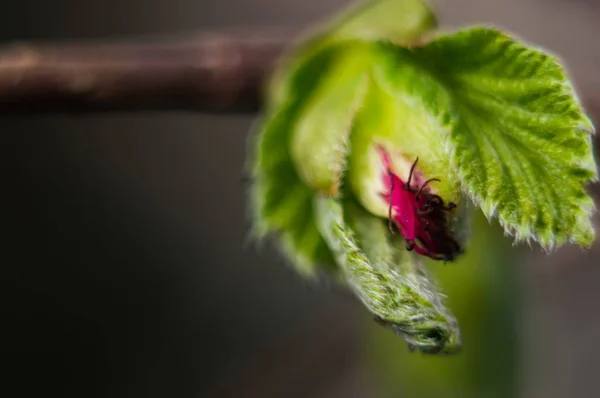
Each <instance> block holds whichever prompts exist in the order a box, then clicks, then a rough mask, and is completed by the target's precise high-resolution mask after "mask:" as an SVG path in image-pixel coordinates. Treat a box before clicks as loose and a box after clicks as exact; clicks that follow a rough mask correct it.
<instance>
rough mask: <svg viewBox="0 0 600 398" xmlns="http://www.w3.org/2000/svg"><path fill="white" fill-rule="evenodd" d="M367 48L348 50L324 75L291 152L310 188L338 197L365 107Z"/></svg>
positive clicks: (308, 102) (296, 130)
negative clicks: (350, 140)
mask: <svg viewBox="0 0 600 398" xmlns="http://www.w3.org/2000/svg"><path fill="white" fill-rule="evenodd" d="M369 55H370V54H369V51H368V48H367V47H363V46H352V47H351V48H344V51H340V52H339V53H338V55H337V56H336V59H335V62H334V63H332V65H331V67H330V68H329V69H328V70H327V71H326V72H325V73H322V75H321V78H320V80H319V85H318V87H315V91H314V93H313V94H312V95H311V96H310V97H309V98H306V99H305V100H306V103H305V105H304V107H303V110H302V117H301V118H300V119H299V120H298V123H297V124H296V125H295V126H294V131H293V132H292V140H291V143H290V153H291V155H292V159H293V160H294V161H295V163H296V166H297V169H298V172H299V174H300V176H301V178H302V180H303V181H304V183H306V184H307V185H308V186H309V187H310V188H312V189H314V190H315V191H318V192H322V193H325V194H328V195H337V193H338V189H339V186H340V183H341V178H342V174H343V171H344V168H345V165H346V154H347V153H348V136H349V135H350V130H351V128H352V120H353V119H354V116H355V114H356V111H357V109H358V108H359V107H360V106H361V105H362V102H363V98H364V94H365V91H366V87H367V70H368V69H367V67H368V66H369V62H370V61H371V57H370V56H369Z"/></svg>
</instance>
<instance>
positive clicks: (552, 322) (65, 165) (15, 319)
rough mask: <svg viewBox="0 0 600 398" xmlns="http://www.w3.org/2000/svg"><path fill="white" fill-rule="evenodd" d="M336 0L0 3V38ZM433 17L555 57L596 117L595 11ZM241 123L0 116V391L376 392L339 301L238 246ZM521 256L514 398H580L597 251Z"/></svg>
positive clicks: (274, 12) (178, 25) (295, 19)
mask: <svg viewBox="0 0 600 398" xmlns="http://www.w3.org/2000/svg"><path fill="white" fill-rule="evenodd" d="M346 4H347V2H346V1H343V0H303V1H301V2H299V1H294V2H292V1H281V0H218V1H217V0H193V1H192V0H171V1H168V2H165V1H156V0H144V1H142V0H87V1H75V0H46V1H39V0H19V1H16V0H4V1H3V2H1V3H0V41H1V42H3V43H9V42H14V41H21V40H28V41H61V40H65V41H73V40H81V39H111V40H112V39H119V38H125V37H127V38H135V37H147V36H160V35H170V36H172V35H174V34H180V33H193V32H197V31H200V32H202V31H211V30H219V29H225V28H232V27H236V28H239V27H242V28H248V29H262V28H273V27H275V28H278V27H281V28H284V29H286V30H287V31H292V32H300V31H301V30H302V29H305V28H306V27H308V26H310V25H311V24H314V23H315V22H317V21H319V20H320V19H321V18H323V16H324V15H327V14H328V13H332V12H335V11H336V10H338V9H339V8H340V7H343V6H344V5H346ZM434 4H435V6H436V7H437V9H438V11H439V16H440V20H441V22H442V24H443V25H447V26H450V27H453V26H459V25H463V24H470V23H493V24H495V25H497V26H500V27H504V28H507V29H508V30H510V31H511V32H513V33H516V34H518V35H520V36H522V37H523V38H525V39H526V40H527V41H529V42H531V43H535V44H538V45H541V46H543V47H545V48H547V49H549V50H551V51H552V52H554V53H556V54H559V55H560V56H561V57H562V58H563V59H565V60H566V62H567V65H568V67H569V70H570V72H571V75H572V77H573V79H574V81H575V85H576V86H577V88H578V89H579V90H580V93H581V96H582V100H583V102H584V104H585V105H586V108H587V109H588V111H589V112H590V113H591V115H592V117H593V118H594V120H595V121H596V123H600V94H599V92H600V75H598V73H597V71H598V70H600V40H599V38H600V24H598V20H599V18H600V2H596V1H593V0H502V1H500V0H498V1H493V0H472V1H467V0H446V1H443V0H438V1H437V2H435V3H434ZM252 121H253V118H252V117H249V116H235V117H234V116H227V117H217V116H206V115H194V114H177V113H173V114H158V113H153V114H150V113H148V114H135V115H124V114H123V115H115V114H112V115H94V116H78V117H65V116H37V117H33V116H29V117H10V118H2V119H1V120H0V131H1V135H2V141H3V143H2V145H1V146H0V151H1V153H0V162H1V163H2V164H1V167H0V173H1V176H0V181H1V183H2V191H1V195H0V214H1V218H0V228H1V230H2V249H1V250H0V256H1V258H2V263H1V267H0V319H1V323H0V362H2V368H3V369H5V370H3V371H2V372H1V373H0V381H2V383H1V384H0V385H2V388H3V389H6V390H5V392H2V393H0V394H2V395H3V396H33V394H34V393H35V394H38V393H40V392H44V394H46V395H57V396H65V397H67V396H68V397H70V396H78V397H121V396H128V397H129V396H136V397H137V396H140V397H166V396H169V397H211V398H218V397H219V398H220V397H237V398H246V397H263V398H267V397H318V398H320V397H377V396H379V388H380V383H379V382H378V379H377V375H376V374H375V373H376V371H375V370H374V369H376V367H373V366H371V365H372V364H371V363H370V362H369V361H368V360H366V359H365V355H363V354H364V351H365V344H364V341H365V339H366V338H368V336H369V334H370V333H371V332H370V331H369V330H368V329H370V328H372V327H373V326H372V322H371V321H370V317H369V316H368V314H366V310H365V309H364V308H363V307H362V306H361V305H360V304H359V303H358V302H357V301H356V300H355V299H354V298H353V297H352V296H351V295H350V294H348V293H346V292H344V291H343V290H342V289H340V288H337V287H335V286H329V285H327V284H325V283H320V284H316V283H310V282H307V281H304V280H302V279H300V278H299V277H298V276H297V275H296V274H295V272H294V271H293V270H292V269H291V267H290V266H289V265H288V264H287V263H286V262H285V261H284V260H283V259H282V258H281V256H280V255H279V254H278V252H277V250H275V249H273V248H272V247H270V246H265V247H262V248H261V249H260V250H258V249H256V248H255V247H253V246H252V245H248V244H247V232H248V219H247V212H246V197H245V192H246V188H247V187H246V186H245V185H244V183H243V182H242V181H241V177H242V174H243V167H244V162H245V155H246V152H247V139H248V132H249V129H250V127H251V123H252ZM598 192H599V191H598V190H597V189H596V190H595V193H596V194H597V193H598ZM525 257H526V258H525V261H524V263H523V264H519V266H518V267H517V269H518V277H519V283H520V285H521V287H522V289H523V295H522V300H521V301H520V302H519V304H518V305H519V309H520V310H521V311H522V314H521V316H520V320H519V322H518V328H519V331H520V332H521V333H522V343H521V345H522V349H523V353H522V357H521V359H520V363H521V366H520V367H519V370H518V384H519V388H518V396H522V397H525V396H527V397H571V396H585V397H592V396H600V384H599V383H598V380H597V376H596V375H597V372H598V369H600V355H599V354H600V345H599V344H598V337H600V312H599V311H598V309H597V306H596V303H598V302H600V289H598V287H597V285H598V282H600V245H595V247H594V248H593V249H592V250H591V251H590V252H582V251H581V250H579V249H574V248H565V249H562V250H560V251H559V252H558V253H556V254H553V255H552V256H545V255H543V254H541V253H539V252H538V251H537V250H529V249H527V250H526V256H525ZM395 347H401V346H399V345H398V346H395ZM401 348H404V347H401ZM394 349H396V348H394ZM388 354H389V355H392V356H393V355H394V351H393V350H390V352H389V353H388ZM414 355H418V354H414ZM490 361H491V362H493V361H494V358H490ZM8 391H13V392H11V393H8ZM406 396H412V395H406Z"/></svg>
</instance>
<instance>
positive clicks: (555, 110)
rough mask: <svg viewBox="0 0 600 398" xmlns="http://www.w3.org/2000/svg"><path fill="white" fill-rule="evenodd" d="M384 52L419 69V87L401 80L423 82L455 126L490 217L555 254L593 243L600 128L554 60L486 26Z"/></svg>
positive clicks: (426, 95)
mask: <svg viewBox="0 0 600 398" xmlns="http://www.w3.org/2000/svg"><path fill="white" fill-rule="evenodd" d="M384 46H385V47H386V48H387V51H390V52H391V53H395V55H394V62H393V63H395V64H398V65H401V64H403V63H407V62H409V63H410V62H414V63H415V65H417V66H418V67H419V68H421V70H422V72H421V73H422V78H421V79H420V80H418V81H415V80H414V77H410V79H412V80H411V81H410V82H409V81H408V77H406V76H402V75H399V74H396V75H394V78H395V79H400V80H403V81H404V82H405V86H407V87H411V86H418V92H420V95H421V98H422V101H423V102H424V103H425V104H427V105H428V106H429V108H430V110H431V113H432V116H433V115H436V116H437V117H438V118H439V119H440V120H447V121H448V123H447V130H448V134H447V142H446V144H447V146H448V148H449V150H450V155H451V159H452V162H453V163H454V164H455V165H456V168H457V172H458V175H459V178H460V180H461V182H462V186H463V189H464V190H465V191H466V192H467V193H468V194H469V196H470V197H471V198H472V199H473V200H474V202H475V203H476V204H477V205H479V206H480V207H481V208H482V209H483V211H484V213H485V214H486V216H487V217H492V216H496V217H498V219H499V221H500V223H501V224H502V226H503V227H504V228H505V230H506V231H507V232H510V233H513V234H514V235H515V237H516V239H517V240H527V241H529V240H536V241H538V242H539V243H540V244H541V245H542V246H543V247H545V248H548V249H551V248H553V247H555V246H557V245H561V244H563V243H565V242H567V241H571V242H574V243H576V244H579V245H581V246H589V245H590V244H591V243H592V242H593V240H594V230H593V227H592V224H591V222H590V213H591V212H592V210H593V202H592V199H591V198H590V197H589V196H588V195H587V193H586V191H585V184H586V183H588V182H590V181H593V180H596V179H597V171H596V164H595V161H594V158H593V151H592V149H591V136H590V134H591V133H592V132H593V126H592V124H591V122H590V120H589V119H588V118H587V116H586V115H585V114H584V112H583V110H582V109H581V106H580V104H579V103H578V101H577V98H576V96H575V93H574V91H573V88H572V87H571V85H570V83H569V80H568V78H567V76H566V73H565V71H564V69H563V67H562V66H561V65H560V63H559V62H558V61H557V60H556V59H555V58H553V57H551V56H550V55H548V54H545V53H544V52H542V51H540V50H538V49H535V48H531V47H527V46H525V45H524V44H522V43H520V42H518V41H517V40H516V39H514V38H511V37H509V36H508V35H506V34H504V33H502V32H500V31H498V30H495V29H490V28H480V27H478V28H471V29H468V30H464V31H460V32H458V33H455V34H451V35H448V36H442V37H440V38H438V39H436V40H434V41H432V42H431V43H429V44H428V45H426V46H424V47H421V48H417V49H413V50H408V49H401V48H398V47H395V46H391V45H384ZM386 74H387V75H388V76H389V75H390V70H388V71H387V72H386Z"/></svg>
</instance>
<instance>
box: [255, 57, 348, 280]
mask: <svg viewBox="0 0 600 398" xmlns="http://www.w3.org/2000/svg"><path fill="white" fill-rule="evenodd" d="M337 51H341V50H338V49H332V50H331V51H321V52H318V53H316V54H314V55H313V57H311V58H310V59H308V60H307V62H306V63H305V64H304V65H303V67H302V68H300V69H299V70H298V71H297V72H296V73H295V74H294V75H293V78H292V80H291V81H290V84H291V86H292V87H293V90H294V93H295V96H293V97H291V98H289V99H287V101H286V103H285V104H282V105H281V106H278V107H272V108H267V110H266V114H265V116H264V118H263V119H262V120H260V121H259V123H258V125H257V126H256V128H257V134H256V137H255V139H256V141H255V142H253V146H254V149H255V151H254V154H253V156H252V160H251V161H252V165H253V166H252V177H253V181H252V188H251V201H252V203H251V205H252V213H253V214H252V216H253V221H254V235H255V236H257V237H259V238H262V237H265V236H267V235H273V236H275V237H276V239H278V240H279V241H280V243H281V247H282V248H283V250H284V252H285V254H286V256H287V258H289V259H290V260H292V261H293V263H294V265H295V266H296V268H297V270H298V271H299V272H300V273H301V274H303V275H306V276H308V275H314V274H318V273H320V272H323V271H325V272H334V271H335V269H336V267H337V265H336V264H335V261H334V259H333V257H332V255H331V252H330V250H329V248H328V247H327V244H326V243H325V241H324V240H323V238H322V237H321V234H320V233H319V231H318V229H317V227H316V223H315V218H314V211H313V197H314V192H313V191H312V190H311V189H310V188H309V187H308V186H306V185H305V184H304V183H303V182H302V181H301V179H300V177H299V175H298V172H297V169H296V165H295V164H294V162H293V161H292V158H291V156H290V153H289V150H288V148H289V145H290V141H291V132H292V131H293V128H294V126H295V125H296V123H297V122H298V119H299V118H300V117H301V114H302V110H303V109H304V106H305V104H306V99H307V98H309V97H310V95H311V94H312V93H313V92H314V90H315V88H316V87H318V86H319V77H320V76H321V72H323V71H326V70H327V69H328V68H329V66H330V65H331V64H332V59H334V58H335V56H336V54H337Z"/></svg>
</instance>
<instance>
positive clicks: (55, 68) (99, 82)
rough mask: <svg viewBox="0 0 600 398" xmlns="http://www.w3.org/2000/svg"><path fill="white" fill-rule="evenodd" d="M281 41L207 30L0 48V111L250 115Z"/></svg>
mask: <svg viewBox="0 0 600 398" xmlns="http://www.w3.org/2000/svg"><path fill="white" fill-rule="evenodd" d="M288 42H289V40H286V39H284V38H282V37H279V38H278V37H277V36H265V35H256V34H254V35H253V34H246V35H240V34H237V35H236V34H226V33H223V34H212V35H204V36H199V37H195V38H191V39H188V40H185V41H171V42H156V41H149V42H147V43H142V42H130V43H115V44H108V43H88V44H68V45H67V44H66V45H33V44H32V45H27V44H20V45H13V46H8V47H5V48H0V114H4V115H6V114H11V113H48V112H52V113H82V112H83V113H87V112H99V111H102V112H107V111H112V112H121V111H127V112H131V111H156V110H160V111H164V110H180V111H200V112H211V113H222V112H242V113H245V112H256V111H258V110H259V109H260V106H261V92H262V84H263V81H264V80H265V78H266V77H267V76H268V74H269V73H270V71H271V70H272V68H273V66H274V63H275V61H276V60H277V58H278V57H279V55H280V54H281V52H282V50H283V49H284V48H285V46H286V44H287V43H288Z"/></svg>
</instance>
